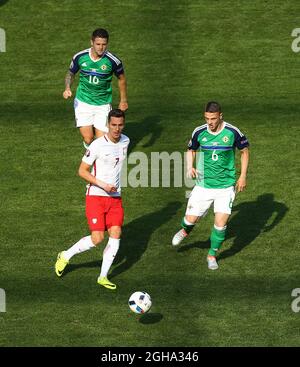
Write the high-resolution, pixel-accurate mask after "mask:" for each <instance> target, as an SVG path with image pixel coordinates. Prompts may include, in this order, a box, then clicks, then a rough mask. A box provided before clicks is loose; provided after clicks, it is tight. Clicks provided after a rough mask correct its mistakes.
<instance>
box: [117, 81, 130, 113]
mask: <svg viewBox="0 0 300 367" xmlns="http://www.w3.org/2000/svg"><path fill="white" fill-rule="evenodd" d="M118 86H119V93H120V103H119V108H120V110H122V111H124V112H125V111H126V110H128V102H127V82H126V77H125V74H121V75H119V76H118Z"/></svg>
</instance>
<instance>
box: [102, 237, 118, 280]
mask: <svg viewBox="0 0 300 367" xmlns="http://www.w3.org/2000/svg"><path fill="white" fill-rule="evenodd" d="M119 246H120V239H116V238H111V237H109V240H108V243H107V245H106V247H105V249H104V251H103V260H102V266H101V273H100V277H106V276H107V274H108V271H109V269H110V267H111V264H112V263H113V261H114V258H115V256H116V254H117V252H118V250H119Z"/></svg>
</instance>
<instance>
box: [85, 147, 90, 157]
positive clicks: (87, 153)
mask: <svg viewBox="0 0 300 367" xmlns="http://www.w3.org/2000/svg"><path fill="white" fill-rule="evenodd" d="M84 155H85V156H86V157H89V156H90V155H91V152H90V151H89V150H88V149H87V150H86V152H85V154H84Z"/></svg>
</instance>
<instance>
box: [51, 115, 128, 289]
mask: <svg viewBox="0 0 300 367" xmlns="http://www.w3.org/2000/svg"><path fill="white" fill-rule="evenodd" d="M124 124H125V114H124V112H123V111H122V110H120V109H113V110H111V111H110V112H109V114H108V133H107V134H105V135H103V136H102V137H100V138H98V139H95V140H94V141H93V142H92V143H91V145H90V146H89V148H88V150H87V151H86V153H85V155H84V157H83V158H82V162H81V164H80V167H79V170H78V173H79V176H80V177H82V178H83V179H85V180H86V181H87V182H88V185H87V191H86V217H87V221H88V225H89V228H90V231H91V234H90V235H89V236H86V237H83V238H81V239H80V240H79V241H78V242H77V243H75V244H74V245H73V246H71V247H70V248H69V249H68V250H66V251H62V252H60V253H59V254H58V256H57V261H56V264H55V272H56V274H57V276H59V277H60V276H61V275H62V274H63V271H64V269H65V267H66V266H67V265H68V263H69V261H70V259H71V258H72V257H73V256H74V255H76V254H79V253H81V252H84V251H87V250H90V249H92V248H95V247H96V246H98V245H99V244H100V243H101V242H102V241H103V239H104V234H105V231H106V230H107V232H108V234H109V240H108V243H107V245H106V247H105V249H104V251H103V261H102V266H101V272H100V275H99V277H98V280H97V282H98V284H100V285H102V286H104V287H106V288H108V289H116V285H115V284H114V283H112V282H110V281H109V280H108V278H107V274H108V272H109V269H110V267H111V265H112V263H113V261H114V258H115V256H116V254H117V252H118V249H119V245H120V237H121V228H122V225H123V219H124V209H123V206H122V199H121V183H120V176H121V169H122V164H123V161H124V160H125V158H126V156H127V149H128V145H129V138H128V137H127V136H126V135H123V134H122V130H123V128H124Z"/></svg>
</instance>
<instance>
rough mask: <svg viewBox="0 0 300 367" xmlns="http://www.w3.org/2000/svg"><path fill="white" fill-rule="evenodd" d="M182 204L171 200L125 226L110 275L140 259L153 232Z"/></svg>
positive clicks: (114, 274)
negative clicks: (164, 205)
mask: <svg viewBox="0 0 300 367" xmlns="http://www.w3.org/2000/svg"><path fill="white" fill-rule="evenodd" d="M181 205H182V204H181V203H180V202H178V201H175V202H171V203H169V204H168V205H167V206H166V207H164V208H162V209H160V210H158V211H156V212H153V213H150V214H146V215H143V216H142V217H139V218H137V219H135V220H133V221H132V222H130V223H129V224H127V225H126V226H125V227H124V229H123V234H122V243H121V246H120V249H119V252H118V254H117V257H116V260H115V263H114V265H115V267H114V269H113V271H112V273H111V275H110V277H115V276H117V275H119V274H121V273H124V272H125V271H127V270H128V269H130V268H131V267H132V266H133V265H134V264H135V263H136V262H138V261H139V259H140V258H141V256H142V255H143V253H144V252H145V251H146V249H147V246H148V244H149V241H150V237H151V235H152V233H153V232H154V231H156V230H158V229H159V227H160V226H161V224H163V223H166V222H167V221H168V220H169V219H170V218H171V217H172V216H174V215H175V213H176V211H177V210H178V209H179V208H180V207H181Z"/></svg>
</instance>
